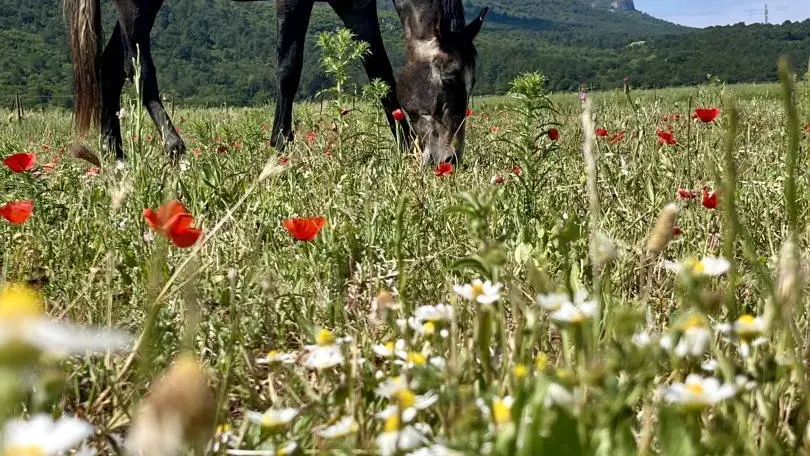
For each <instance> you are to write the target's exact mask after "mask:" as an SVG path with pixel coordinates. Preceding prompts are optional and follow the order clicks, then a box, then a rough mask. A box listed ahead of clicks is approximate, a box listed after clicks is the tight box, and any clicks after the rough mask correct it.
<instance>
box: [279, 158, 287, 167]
mask: <svg viewBox="0 0 810 456" xmlns="http://www.w3.org/2000/svg"><path fill="white" fill-rule="evenodd" d="M289 162H290V159H289V158H288V157H281V158H279V159H278V164H279V165H281V166H285V165H286V164H287V163H289Z"/></svg>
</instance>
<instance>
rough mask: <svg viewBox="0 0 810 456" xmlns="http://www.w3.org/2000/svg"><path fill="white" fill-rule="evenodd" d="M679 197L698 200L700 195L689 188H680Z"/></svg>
mask: <svg viewBox="0 0 810 456" xmlns="http://www.w3.org/2000/svg"><path fill="white" fill-rule="evenodd" d="M678 196H679V197H680V198H681V199H692V198H697V196H698V194H697V193H695V192H694V191H692V190H689V189H688V188H679V189H678Z"/></svg>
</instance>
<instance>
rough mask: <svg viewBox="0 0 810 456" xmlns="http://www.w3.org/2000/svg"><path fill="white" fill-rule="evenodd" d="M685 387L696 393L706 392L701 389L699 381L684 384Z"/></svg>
mask: <svg viewBox="0 0 810 456" xmlns="http://www.w3.org/2000/svg"><path fill="white" fill-rule="evenodd" d="M686 389H687V390H689V392H690V393H692V394H698V395H702V394H703V393H705V392H706V390H704V389H703V385H701V384H700V383H690V384H688V385H686Z"/></svg>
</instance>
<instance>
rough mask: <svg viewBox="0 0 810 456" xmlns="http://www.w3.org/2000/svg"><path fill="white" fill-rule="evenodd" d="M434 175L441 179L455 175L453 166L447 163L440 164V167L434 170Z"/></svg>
mask: <svg viewBox="0 0 810 456" xmlns="http://www.w3.org/2000/svg"><path fill="white" fill-rule="evenodd" d="M433 174H435V175H436V176H439V177H442V176H448V175H450V174H453V164H452V163H447V162H443V163H439V166H437V167H436V169H434V170H433Z"/></svg>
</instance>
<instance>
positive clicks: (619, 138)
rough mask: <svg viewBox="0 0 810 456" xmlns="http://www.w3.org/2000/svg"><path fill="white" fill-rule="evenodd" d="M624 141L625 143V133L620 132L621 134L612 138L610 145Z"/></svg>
mask: <svg viewBox="0 0 810 456" xmlns="http://www.w3.org/2000/svg"><path fill="white" fill-rule="evenodd" d="M622 141H624V132H623V131H620V132H618V133H616V134H615V135H613V136H611V137H610V141H608V142H609V143H610V144H617V143H620V142H622Z"/></svg>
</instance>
